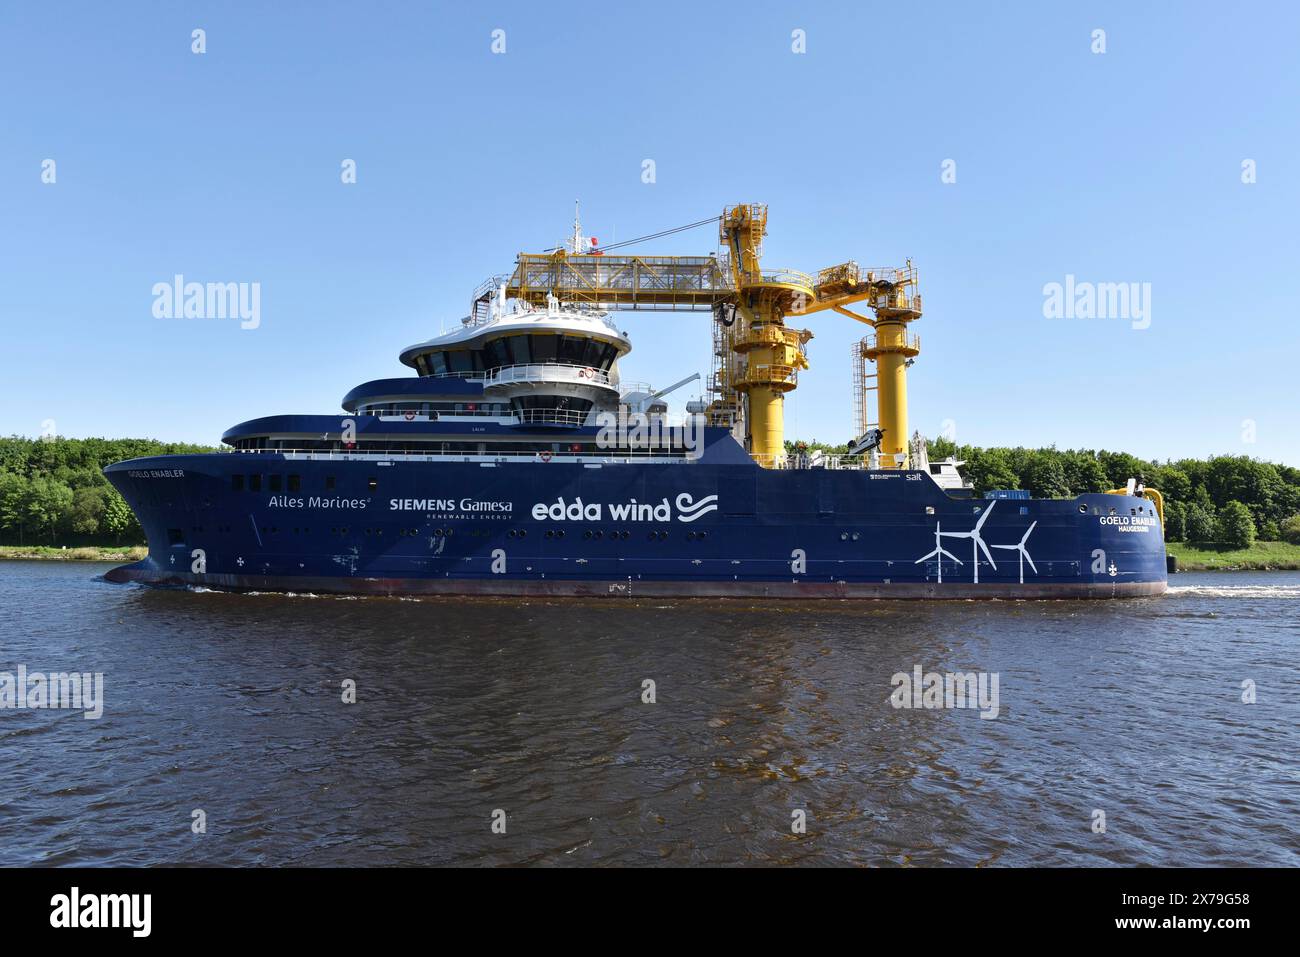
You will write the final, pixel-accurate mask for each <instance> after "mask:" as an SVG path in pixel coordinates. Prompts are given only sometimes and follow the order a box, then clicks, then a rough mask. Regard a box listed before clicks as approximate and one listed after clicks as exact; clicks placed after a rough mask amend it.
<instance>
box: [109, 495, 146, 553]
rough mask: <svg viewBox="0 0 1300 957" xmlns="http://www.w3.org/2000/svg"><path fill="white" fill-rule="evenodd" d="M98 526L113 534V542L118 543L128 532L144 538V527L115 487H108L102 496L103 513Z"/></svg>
mask: <svg viewBox="0 0 1300 957" xmlns="http://www.w3.org/2000/svg"><path fill="white" fill-rule="evenodd" d="M100 528H101V529H102V530H103V531H104V532H106V533H107V534H109V535H111V536H113V544H114V545H119V544H121V542H122V539H123V538H125V537H126V535H127V534H128V533H130V534H134V535H135V536H136V537H137V538H139V539H143V538H144V529H142V528H141V527H140V523H139V522H137V521H136V519H135V514H134V513H133V512H132V511H131V506H129V505H127V504H126V499H124V498H122V496H121V495H119V494H118V492H117V489H115V488H111V487H110V488H109V490H108V492H107V493H106V494H105V496H104V515H103V518H101V519H100Z"/></svg>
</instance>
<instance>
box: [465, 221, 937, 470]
mask: <svg viewBox="0 0 1300 957" xmlns="http://www.w3.org/2000/svg"><path fill="white" fill-rule="evenodd" d="M575 232H576V229H575ZM766 234H767V207H766V206H765V205H761V204H754V203H750V204H741V205H736V206H728V207H726V208H725V209H724V210H723V213H722V216H721V217H719V240H720V242H721V243H722V246H723V248H724V249H726V253H725V255H723V256H632V255H606V254H589V253H575V252H574V251H573V250H569V249H563V248H561V249H557V250H555V251H554V252H549V253H522V252H521V253H520V254H519V255H518V257H517V258H516V260H515V268H514V270H513V272H511V273H510V275H509V276H507V277H500V282H504V284H505V287H506V295H507V296H508V297H511V298H516V299H520V300H523V301H524V302H528V303H531V304H534V305H542V304H544V303H545V302H546V301H547V298H548V297H549V296H556V297H557V298H559V299H560V300H562V301H565V302H570V303H575V304H580V305H585V306H588V307H591V308H595V309H608V310H661V311H670V312H694V311H708V312H711V313H712V314H713V321H714V335H713V342H714V369H713V373H712V375H711V376H710V379H709V391H710V393H711V394H712V396H713V400H712V402H711V403H710V408H709V415H710V418H711V420H713V421H714V422H716V423H725V424H734V423H735V422H737V421H739V422H741V423H743V426H744V430H743V431H744V435H743V438H744V440H745V442H746V446H747V447H748V448H749V451H750V453H751V454H752V455H753V456H754V458H755V459H756V460H757V461H758V462H759V463H760V464H762V465H766V466H769V467H770V466H773V465H775V464H777V463H778V462H779V461H780V460H781V459H783V457H784V451H785V434H784V433H785V425H784V412H783V409H784V401H785V395H786V393H788V392H790V391H792V390H793V389H794V388H795V387H796V386H797V385H798V372H799V370H800V369H806V368H807V367H808V360H807V353H806V346H807V342H808V340H809V339H811V338H812V333H811V332H809V331H808V330H806V329H791V328H788V327H787V326H786V324H785V319H786V317H787V316H806V315H812V314H813V313H817V312H823V311H827V310H833V311H835V312H837V313H839V314H841V315H844V316H848V317H850V318H853V319H856V320H857V321H859V322H863V323H866V324H867V325H869V326H872V328H873V330H874V332H873V334H871V335H869V336H867V337H866V338H864V339H863V340H862V341H861V342H860V343H858V345H857V347H856V348H857V349H858V350H859V352H860V355H861V357H862V358H863V359H865V360H869V361H871V362H873V363H875V366H876V370H877V382H878V385H877V403H878V408H877V412H878V414H877V421H878V423H879V426H880V428H881V430H882V432H883V440H882V443H881V452H882V453H883V454H882V465H884V466H885V467H886V468H903V467H906V466H907V464H908V463H907V454H908V442H907V436H908V425H907V367H908V365H909V364H910V362H909V360H910V359H912V358H913V357H915V356H916V355H917V354H918V353H919V352H920V340H919V339H918V338H917V337H916V336H914V335H909V334H908V332H907V324H908V323H910V322H913V321H915V320H916V319H919V318H920V316H921V297H920V295H919V294H918V292H917V279H916V269H915V267H913V266H912V264H911V262H910V261H909V262H908V263H907V265H906V266H904V267H901V268H893V267H886V268H866V269H864V268H861V267H859V266H858V265H857V263H855V262H847V263H841V264H839V265H837V266H831V267H829V268H827V269H823V270H821V271H820V272H818V273H817V274H816V277H815V278H814V277H813V276H812V275H810V274H808V273H803V272H798V271H796V270H792V269H777V270H770V269H764V268H763V267H762V263H761V259H762V240H763V237H764V236H765V235H766ZM494 285H495V282H490V283H485V284H484V285H483V286H481V287H480V288H479V290H478V291H477V292H476V294H475V299H474V303H473V306H472V310H473V312H474V314H476V315H477V314H479V313H480V312H486V309H487V304H488V302H489V300H490V299H491V296H492V294H493V288H494ZM855 304H862V305H864V306H865V307H866V308H867V309H868V310H870V312H871V315H869V316H868V315H864V314H862V313H858V312H854V311H853V310H850V309H849V308H848V307H849V306H851V305H855ZM859 385H860V384H859ZM742 399H743V402H742V401H741V400H742Z"/></svg>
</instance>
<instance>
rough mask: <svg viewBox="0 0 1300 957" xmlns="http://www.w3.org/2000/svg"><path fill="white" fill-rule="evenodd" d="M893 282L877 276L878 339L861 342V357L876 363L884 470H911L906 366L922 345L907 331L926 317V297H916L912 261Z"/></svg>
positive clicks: (894, 274) (897, 271)
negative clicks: (923, 306) (923, 307)
mask: <svg viewBox="0 0 1300 957" xmlns="http://www.w3.org/2000/svg"><path fill="white" fill-rule="evenodd" d="M887 272H889V273H892V275H890V276H888V277H877V278H876V279H875V281H876V283H877V284H878V285H877V292H876V295H875V297H874V299H873V301H872V303H871V305H872V311H873V312H875V314H876V321H875V323H874V325H875V329H876V332H875V335H871V336H867V337H866V338H865V339H864V340H862V343H861V347H862V355H863V357H864V358H866V359H870V360H871V361H872V362H874V363H875V364H876V389H877V391H876V398H877V403H878V405H877V408H878V415H877V422H878V424H879V426H880V430H881V432H882V433H883V436H882V438H881V442H880V452H881V464H882V465H883V466H884V467H885V468H907V467H908V466H909V465H910V463H909V462H908V454H909V453H908V436H909V435H910V434H911V433H910V432H909V431H908V424H907V367H908V366H909V365H911V361H912V359H914V358H915V357H916V356H917V355H919V354H920V352H921V340H920V339H919V338H918V337H917V336H914V335H911V334H910V333H908V331H907V324H908V323H909V322H912V321H913V320H915V319H919V318H920V316H921V297H920V295H919V294H917V293H916V291H915V289H916V269H915V268H914V267H913V266H912V264H911V263H910V262H909V263H908V264H907V266H906V267H905V268H903V269H893V270H888V271H887Z"/></svg>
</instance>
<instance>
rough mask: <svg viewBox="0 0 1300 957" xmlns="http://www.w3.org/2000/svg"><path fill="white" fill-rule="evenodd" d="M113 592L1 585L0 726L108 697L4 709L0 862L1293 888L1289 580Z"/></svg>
mask: <svg viewBox="0 0 1300 957" xmlns="http://www.w3.org/2000/svg"><path fill="white" fill-rule="evenodd" d="M108 567H110V566H106V565H100V564H93V563H77V562H13V561H8V562H0V681H3V678H4V674H6V673H7V674H8V675H10V676H12V678H13V681H12V682H11V689H12V690H14V694H12V695H11V701H12V702H13V703H18V704H27V705H31V704H33V703H36V702H39V700H40V699H39V697H35V698H34V697H31V696H30V691H31V688H32V686H33V680H34V679H33V678H32V675H33V674H44V675H48V674H51V673H60V672H67V673H70V672H78V673H83V672H84V673H86V674H88V675H92V676H93V675H95V674H100V675H102V700H98V701H96V702H88V701H87V700H86V699H83V700H81V701H80V704H81V705H82V707H81V710H76V709H73V708H61V709H51V708H32V707H27V708H18V707H12V708H6V709H4V710H0V767H3V768H4V769H5V773H4V785H3V787H2V788H0V865H14V864H48V865H57V864H86V865H143V864H157V863H176V864H198V863H207V864H218V865H247V864H255V865H257V864H260V865H347V864H356V865H378V864H399V865H402V864H462V865H500V864H538V865H590V864H640V865H647V864H648V865H655V864H674V865H680V864H744V865H759V864H790V863H798V864H822V865H870V866H907V865H914V866H930V865H959V866H997V865H1125V866H1129V865H1143V864H1153V865H1244V866H1255V865H1267V864H1272V865H1284V866H1296V865H1300V806H1298V805H1297V797H1298V795H1300V788H1297V784H1298V783H1300V664H1298V658H1300V655H1298V652H1300V574H1297V573H1291V572H1276V573H1258V574H1256V573H1210V574H1180V575H1178V576H1176V577H1175V578H1174V579H1173V585H1172V587H1171V590H1170V593H1169V594H1168V595H1167V596H1165V597H1163V598H1155V599H1139V600H1129V601H1114V602H1067V601H1052V602H943V603H908V602H860V603H854V602H808V603H796V602H758V601H699V600H692V601H668V600H659V601H648V600H638V599H629V600H621V599H614V600H604V601H582V600H564V601H558V600H557V601H518V600H509V601H506V600H459V599H458V600H448V599H423V600H400V599H369V598H360V599H358V598H352V599H349V598H336V597H316V596H312V595H296V596H284V595H274V594H254V595H235V594H226V593H219V592H211V591H203V590H197V591H196V590H159V589H151V588H146V587H140V586H127V585H113V584H109V583H107V582H104V581H103V580H102V579H101V578H100V577H99V576H101V575H102V574H103V572H104V571H105V570H106V569H107V568H108ZM20 668H23V669H25V670H26V673H27V674H26V683H25V684H24V685H23V686H22V688H17V687H16V686H17V681H18V670H19V669H20ZM918 673H919V674H920V675H921V676H922V681H921V685H922V688H919V689H916V694H915V695H913V690H912V689H911V683H912V681H913V680H914V678H915V676H916V675H917V674H918ZM931 673H934V674H935V675H937V676H938V679H939V680H940V681H942V679H943V677H944V676H945V675H957V676H958V677H957V678H956V679H954V680H950V681H949V686H950V687H952V688H953V689H954V691H955V692H962V691H964V690H966V689H968V688H972V689H974V688H977V689H979V690H982V691H983V692H984V694H983V698H982V700H981V698H980V695H979V694H978V693H976V694H973V695H972V696H971V697H970V698H969V699H967V700H965V701H963V700H962V699H963V698H964V697H965V695H964V694H958V693H954V694H953V695H952V697H951V702H948V701H945V699H944V695H943V694H931V695H929V696H926V695H924V694H922V693H921V692H922V690H923V689H924V687H926V686H927V684H929V683H931V680H932V679H930V678H928V677H927V676H929V675H931ZM904 676H905V677H906V679H907V682H908V683H907V685H906V686H905V685H904V684H903V677H904ZM963 676H974V678H973V683H965V682H967V678H966V677H963ZM981 682H982V684H981ZM93 687H94V679H93V678H91V679H89V680H88V681H87V688H88V689H90V688H93ZM351 689H355V690H354V691H352V690H351ZM2 690H3V689H0V691H2ZM65 690H70V689H65ZM18 692H26V694H24V695H23V696H22V697H21V700H20V698H19V696H18ZM353 695H354V696H355V701H351V700H350V699H351V698H352V697H353ZM345 699H347V700H345ZM936 699H937V700H936ZM63 703H68V702H66V701H65V702H63ZM88 703H89V704H93V705H94V710H98V709H101V708H102V714H100V716H99V717H92V718H87V717H86V712H87V707H86V705H87V704H88ZM904 703H905V704H907V705H909V707H900V706H897V705H901V704H904ZM949 703H951V704H952V705H953V706H952V707H947V706H946V705H947V704H949ZM927 704H930V705H937V706H932V707H927V706H926V705H927ZM961 704H965V705H966V706H965V707H959V706H958V705H961Z"/></svg>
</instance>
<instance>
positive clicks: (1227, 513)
mask: <svg viewBox="0 0 1300 957" xmlns="http://www.w3.org/2000/svg"><path fill="white" fill-rule="evenodd" d="M1216 530H1217V534H1218V538H1219V541H1220V542H1222V543H1223V544H1225V545H1230V546H1232V547H1233V548H1249V547H1250V546H1251V545H1252V544H1254V542H1255V520H1254V519H1253V518H1251V516H1250V509H1248V508H1247V507H1246V506H1245V505H1243V504H1242V503H1241V502H1238V501H1236V500H1235V499H1234V500H1233V501H1230V502H1228V503H1227V504H1225V505H1224V506H1223V508H1221V509H1219V516H1218V520H1217V522H1216Z"/></svg>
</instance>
